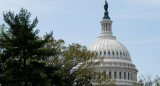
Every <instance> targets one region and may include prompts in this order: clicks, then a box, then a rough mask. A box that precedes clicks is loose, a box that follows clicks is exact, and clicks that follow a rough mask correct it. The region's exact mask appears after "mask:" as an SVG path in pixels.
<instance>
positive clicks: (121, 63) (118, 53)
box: [88, 2, 138, 86]
mask: <svg viewBox="0 0 160 86" xmlns="http://www.w3.org/2000/svg"><path fill="white" fill-rule="evenodd" d="M104 7H105V13H104V17H103V19H102V21H101V33H100V36H99V37H98V38H97V40H96V41H95V42H93V43H92V44H91V45H90V46H88V50H89V51H94V52H96V53H97V54H98V55H99V56H102V57H104V61H103V63H101V65H99V66H98V67H96V69H97V70H98V71H99V72H100V71H107V72H106V74H108V75H109V76H111V77H112V79H114V80H115V81H116V85H117V86H133V82H136V81H137V72H138V70H137V69H136V67H135V65H134V64H133V63H132V60H131V56H130V53H129V51H128V50H127V48H126V47H125V46H124V45H123V44H122V43H120V42H119V41H117V40H116V37H115V36H113V35H112V20H111V19H110V17H109V15H108V4H107V2H106V4H105V6H104Z"/></svg>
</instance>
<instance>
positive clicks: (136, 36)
mask: <svg viewBox="0 0 160 86" xmlns="http://www.w3.org/2000/svg"><path fill="white" fill-rule="evenodd" d="M108 3H109V15H110V17H111V19H112V21H113V35H114V36H116V37H117V40H118V41H120V42H121V43H123V44H124V45H125V46H126V47H127V48H128V50H129V51H130V54H131V57H132V61H133V63H134V64H135V65H136V66H137V69H138V70H139V73H138V75H139V76H140V75H142V74H143V75H145V76H148V75H150V76H152V77H154V76H155V75H160V67H159V66H160V0H108ZM103 5H104V0H0V24H3V23H5V22H4V21H3V15H2V13H3V12H6V11H9V10H11V11H14V12H15V13H18V12H19V10H20V9H21V8H22V7H23V8H25V9H27V10H28V11H29V12H31V14H32V17H31V19H34V18H35V17H36V16H37V17H38V19H39V24H38V26H37V27H36V29H40V33H39V35H40V36H43V35H44V34H45V33H46V32H50V31H53V32H54V37H55V38H56V39H64V40H65V42H66V44H71V43H80V44H81V45H85V46H89V45H90V44H91V43H92V42H94V41H95V40H96V38H97V37H98V36H99V34H100V29H101V26H100V21H101V20H102V17H103V14H104V9H103Z"/></svg>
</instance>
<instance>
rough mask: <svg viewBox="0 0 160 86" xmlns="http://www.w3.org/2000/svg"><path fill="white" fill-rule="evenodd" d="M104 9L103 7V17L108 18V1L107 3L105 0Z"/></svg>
mask: <svg viewBox="0 0 160 86" xmlns="http://www.w3.org/2000/svg"><path fill="white" fill-rule="evenodd" d="M104 9H105V12H104V17H103V19H110V17H109V15H108V3H107V1H105V5H104Z"/></svg>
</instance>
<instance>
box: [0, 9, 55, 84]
mask: <svg viewBox="0 0 160 86" xmlns="http://www.w3.org/2000/svg"><path fill="white" fill-rule="evenodd" d="M30 16H31V14H30V13H29V12H28V11H27V10H25V9H23V8H22V9H21V10H20V12H19V14H16V15H15V14H14V13H13V12H11V11H9V12H6V13H4V14H3V17H4V21H5V22H6V23H7V24H8V26H9V28H6V27H5V26H4V25H2V26H1V27H0V33H1V35H0V83H1V84H2V86H28V85H33V86H44V84H45V83H46V82H47V80H46V79H45V73H44V72H43V71H44V68H45V63H44V61H43V60H44V59H47V57H49V56H51V55H53V54H54V49H53V48H50V49H42V48H41V47H43V46H44V45H45V43H46V42H48V40H49V38H50V37H51V36H52V33H50V34H47V35H46V38H45V39H39V38H38V36H37V34H38V32H39V31H38V30H35V31H34V30H33V28H35V27H36V25H37V23H38V19H37V18H35V19H34V20H33V22H32V23H31V21H30V19H29V18H30Z"/></svg>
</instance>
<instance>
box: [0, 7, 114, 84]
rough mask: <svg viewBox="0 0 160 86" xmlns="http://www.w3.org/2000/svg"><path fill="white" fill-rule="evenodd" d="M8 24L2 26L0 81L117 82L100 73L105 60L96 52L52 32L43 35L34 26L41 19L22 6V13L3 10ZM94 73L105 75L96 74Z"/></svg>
mask: <svg viewBox="0 0 160 86" xmlns="http://www.w3.org/2000/svg"><path fill="white" fill-rule="evenodd" d="M3 16H4V21H5V22H6V23H7V24H8V26H9V28H6V27H5V25H1V26H0V84H1V85H2V86H92V85H93V82H96V81H98V82H96V83H98V84H97V86H103V85H104V83H107V84H108V86H115V82H114V81H112V80H111V78H110V77H108V76H107V75H104V76H103V75H102V74H104V72H102V73H96V71H97V70H96V66H98V65H99V64H100V63H102V62H103V57H99V56H98V55H97V54H96V53H95V52H91V51H88V50H87V48H86V47H85V46H81V45H80V44H74V43H73V44H70V45H69V46H64V44H65V43H64V41H63V40H55V39H54V38H53V37H52V32H51V33H50V34H46V35H45V36H44V37H43V38H41V37H38V33H39V30H34V28H35V27H36V25H37V23H38V19H37V18H35V19H34V20H33V22H31V20H30V19H29V18H30V16H31V14H30V13H29V12H28V11H27V10H25V9H23V8H22V9H21V10H20V12H19V14H16V15H15V14H14V13H13V12H11V11H9V12H6V13H4V14H3ZM94 76H102V77H101V78H94Z"/></svg>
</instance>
